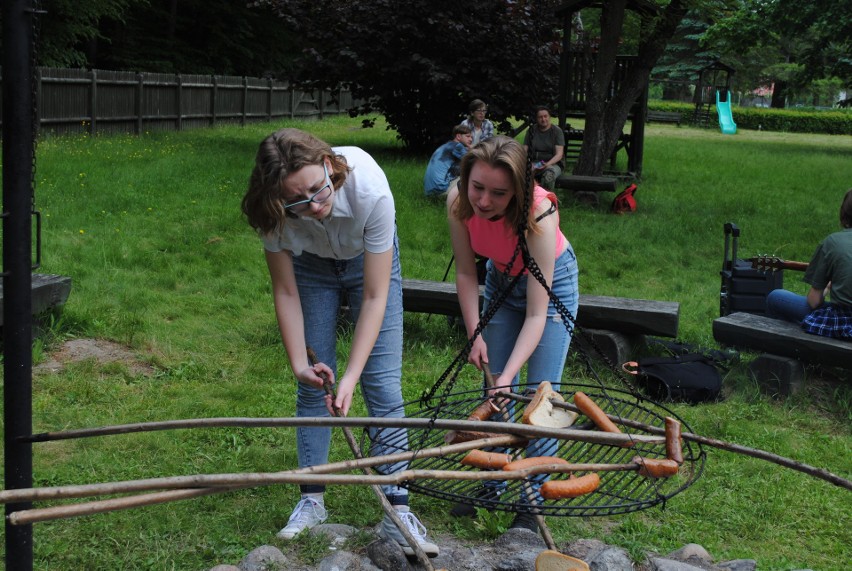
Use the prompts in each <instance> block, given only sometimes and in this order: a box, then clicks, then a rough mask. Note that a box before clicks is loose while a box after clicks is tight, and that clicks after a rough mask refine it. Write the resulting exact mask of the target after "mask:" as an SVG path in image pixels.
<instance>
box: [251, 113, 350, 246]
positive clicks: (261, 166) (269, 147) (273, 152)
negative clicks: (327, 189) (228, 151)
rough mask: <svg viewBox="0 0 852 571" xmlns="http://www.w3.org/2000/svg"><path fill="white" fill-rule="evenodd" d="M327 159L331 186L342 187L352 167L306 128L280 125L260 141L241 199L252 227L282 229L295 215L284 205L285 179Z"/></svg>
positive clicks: (268, 229)
mask: <svg viewBox="0 0 852 571" xmlns="http://www.w3.org/2000/svg"><path fill="white" fill-rule="evenodd" d="M326 159H328V161H329V163H330V164H331V171H330V172H329V178H331V184H332V187H333V188H334V189H337V188H340V187H341V186H342V185H343V183H344V182H345V181H346V175H347V174H348V172H349V167H348V165H347V164H346V159H345V158H344V157H342V156H340V155H335V154H334V152H333V151H332V150H331V146H330V145H329V144H328V143H326V142H324V141H321V140H319V139H317V138H316V137H314V136H313V135H311V134H310V133H306V132H305V131H301V130H299V129H289V128H288V129H279V130H278V131H275V132H274V133H272V134H271V135H269V136H268V137H266V138H265V139H264V140H263V141H261V143H260V146H259V147H258V149H257V155H256V156H255V165H254V169H253V170H252V172H251V177H250V178H249V184H248V189H247V190H246V194H245V196H243V200H242V211H243V214H245V216H246V218H247V219H248V223H249V224H250V225H251V227H252V228H254V229H255V230H257V231H258V232H259V233H261V234H268V233H270V232H272V231H274V230H276V229H280V228H281V226H283V224H284V221H285V220H286V218H287V217H293V216H294V215H293V214H292V213H290V212H289V211H288V210H286V209H285V208H284V196H283V193H282V185H283V183H284V180H285V179H286V178H287V177H288V176H290V175H291V174H292V173H294V172H296V171H297V170H299V169H301V168H303V167H306V166H309V165H321V164H323V161H325V160H326Z"/></svg>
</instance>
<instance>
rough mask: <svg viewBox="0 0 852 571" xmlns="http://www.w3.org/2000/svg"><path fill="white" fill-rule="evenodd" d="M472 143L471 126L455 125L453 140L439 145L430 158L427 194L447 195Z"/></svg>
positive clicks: (425, 178)
mask: <svg viewBox="0 0 852 571" xmlns="http://www.w3.org/2000/svg"><path fill="white" fill-rule="evenodd" d="M471 143H473V136H472V134H471V132H470V127H468V126H466V125H456V126H455V127H453V138H452V140H451V141H447V142H446V143H444V144H443V145H441V146H440V147H438V148H437V149H436V150H435V152H434V153H432V158H431V159H429V165H428V166H427V167H426V176H425V177H424V179H423V188H424V189H425V191H426V196H435V197H439V198H440V197H444V196H446V195H447V190H449V188H450V186H451V184H452V183H455V182H457V180H458V176H459V163H460V161H461V158H462V157H463V156H464V155H465V154H466V153H467V150H468V149H469V148H470V145H471Z"/></svg>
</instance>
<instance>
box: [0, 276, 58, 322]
mask: <svg viewBox="0 0 852 571" xmlns="http://www.w3.org/2000/svg"><path fill="white" fill-rule="evenodd" d="M70 293H71V278H70V277H68V276H59V275H55V274H33V275H32V312H33V315H39V314H41V313H44V312H46V311H49V310H51V309H54V308H57V307H59V306H61V305H63V304H64V303H65V301H66V300H67V299H68V295H69V294H70ZM2 325H3V281H2V280H0V326H2Z"/></svg>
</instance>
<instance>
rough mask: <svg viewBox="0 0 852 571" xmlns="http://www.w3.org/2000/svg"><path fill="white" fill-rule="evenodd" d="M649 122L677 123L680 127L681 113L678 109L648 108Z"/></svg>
mask: <svg viewBox="0 0 852 571" xmlns="http://www.w3.org/2000/svg"><path fill="white" fill-rule="evenodd" d="M646 118H647V120H648V123H677V126H678V127H680V122H681V115H680V113H678V112H677V111H651V110H650V109H649V110H648V115H647V117H646Z"/></svg>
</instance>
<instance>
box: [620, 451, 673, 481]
mask: <svg viewBox="0 0 852 571" xmlns="http://www.w3.org/2000/svg"><path fill="white" fill-rule="evenodd" d="M631 462H633V463H634V464H638V465H639V475H640V476H645V477H646V478H671V477H672V476H674V475H675V474H677V470H678V465H677V462H675V461H674V460H669V459H668V458H660V459H651V458H643V457H641V456H634V457H633V460H631Z"/></svg>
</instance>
